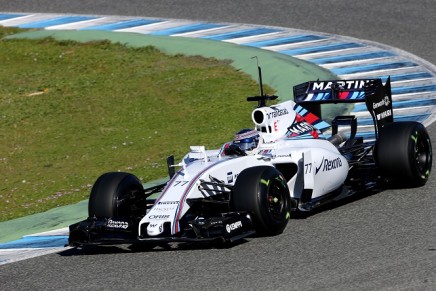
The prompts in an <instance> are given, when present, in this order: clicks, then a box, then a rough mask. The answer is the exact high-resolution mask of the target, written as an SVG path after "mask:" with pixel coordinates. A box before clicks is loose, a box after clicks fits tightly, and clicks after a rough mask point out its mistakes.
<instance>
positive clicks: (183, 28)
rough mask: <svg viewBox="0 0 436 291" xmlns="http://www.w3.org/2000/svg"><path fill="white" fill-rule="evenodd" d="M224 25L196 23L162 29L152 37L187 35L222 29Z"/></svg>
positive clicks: (153, 33)
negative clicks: (200, 31)
mask: <svg viewBox="0 0 436 291" xmlns="http://www.w3.org/2000/svg"><path fill="white" fill-rule="evenodd" d="M224 26H225V25H220V24H214V23H196V24H190V25H183V26H178V27H172V28H168V29H163V30H159V31H154V32H152V33H151V34H152V35H173V34H179V33H188V32H194V31H199V30H205V29H212V28H219V27H224Z"/></svg>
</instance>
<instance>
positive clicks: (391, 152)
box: [374, 122, 432, 187]
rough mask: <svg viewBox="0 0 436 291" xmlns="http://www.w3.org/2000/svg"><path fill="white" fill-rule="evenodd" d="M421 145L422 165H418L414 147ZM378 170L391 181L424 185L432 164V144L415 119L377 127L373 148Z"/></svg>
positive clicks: (408, 184)
mask: <svg viewBox="0 0 436 291" xmlns="http://www.w3.org/2000/svg"><path fill="white" fill-rule="evenodd" d="M417 145H419V146H420V147H423V148H424V149H425V152H426V153H424V156H425V161H424V164H423V169H420V167H419V165H418V163H417V159H416V153H415V149H416V147H417ZM374 154H375V159H376V162H377V165H378V167H379V168H380V170H381V172H382V174H383V175H384V176H387V177H388V178H390V179H391V180H392V181H393V182H394V183H397V184H401V185H406V186H410V187H417V186H422V185H424V184H425V183H426V182H427V180H428V176H429V174H430V170H431V166H432V147H431V142H430V137H429V135H428V133H427V130H426V129H425V127H424V126H423V125H422V124H421V123H418V122H395V123H391V124H388V125H386V126H385V127H383V128H382V130H381V131H380V135H379V139H378V141H377V143H376V148H375V150H374Z"/></svg>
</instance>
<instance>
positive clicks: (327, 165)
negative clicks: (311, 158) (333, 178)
mask: <svg viewBox="0 0 436 291" xmlns="http://www.w3.org/2000/svg"><path fill="white" fill-rule="evenodd" d="M340 167H342V161H341V158H339V157H338V158H336V159H332V160H329V159H325V158H324V157H323V158H322V161H321V164H320V165H319V167H316V171H315V175H316V174H318V172H319V171H320V170H321V169H322V171H323V172H326V171H331V170H334V169H337V168H340Z"/></svg>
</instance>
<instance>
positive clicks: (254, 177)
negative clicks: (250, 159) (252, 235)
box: [230, 166, 291, 235]
mask: <svg viewBox="0 0 436 291" xmlns="http://www.w3.org/2000/svg"><path fill="white" fill-rule="evenodd" d="M230 207H231V209H232V210H234V211H247V212H248V213H249V214H250V216H251V219H252V221H253V227H254V229H255V230H256V232H257V233H258V234H260V235H277V234H280V233H282V232H283V230H284V229H285V227H286V225H287V224H288V220H289V218H290V212H291V199H290V196H289V190H288V186H287V184H286V180H285V178H284V177H283V175H282V174H281V173H280V172H279V171H278V170H277V169H276V168H274V167H270V166H258V167H252V168H248V169H245V170H243V171H242V172H241V173H240V174H239V175H238V178H237V179H236V182H235V186H234V189H233V192H232V196H231V199H230Z"/></svg>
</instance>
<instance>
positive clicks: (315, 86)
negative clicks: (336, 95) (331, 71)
mask: <svg viewBox="0 0 436 291" xmlns="http://www.w3.org/2000/svg"><path fill="white" fill-rule="evenodd" d="M368 81H369V80H349V81H325V82H313V83H312V90H329V89H331V88H332V86H333V84H337V85H338V86H339V88H341V89H345V90H355V89H363V88H365V84H366V83H367V82H368Z"/></svg>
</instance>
